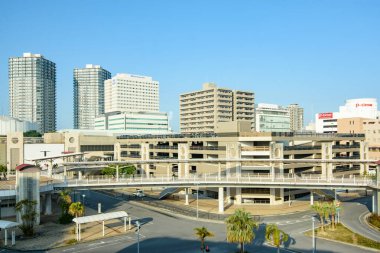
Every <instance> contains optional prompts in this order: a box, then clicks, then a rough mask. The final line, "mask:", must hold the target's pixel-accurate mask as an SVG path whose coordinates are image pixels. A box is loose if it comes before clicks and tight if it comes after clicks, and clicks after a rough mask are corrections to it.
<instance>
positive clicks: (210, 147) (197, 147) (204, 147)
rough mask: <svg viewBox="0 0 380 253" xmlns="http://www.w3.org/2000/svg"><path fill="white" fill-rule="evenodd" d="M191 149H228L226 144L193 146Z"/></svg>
mask: <svg viewBox="0 0 380 253" xmlns="http://www.w3.org/2000/svg"><path fill="white" fill-rule="evenodd" d="M190 150H226V147H225V146H191V147H190Z"/></svg>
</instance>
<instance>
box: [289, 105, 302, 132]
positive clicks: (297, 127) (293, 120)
mask: <svg viewBox="0 0 380 253" xmlns="http://www.w3.org/2000/svg"><path fill="white" fill-rule="evenodd" d="M288 110H289V116H290V130H291V131H301V130H302V129H303V117H304V116H303V108H302V107H300V106H299V105H298V104H290V105H289V106H288Z"/></svg>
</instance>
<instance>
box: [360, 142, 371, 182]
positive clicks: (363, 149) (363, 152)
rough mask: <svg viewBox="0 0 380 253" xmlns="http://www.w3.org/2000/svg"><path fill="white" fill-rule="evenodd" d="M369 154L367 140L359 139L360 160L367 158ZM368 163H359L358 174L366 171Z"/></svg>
mask: <svg viewBox="0 0 380 253" xmlns="http://www.w3.org/2000/svg"><path fill="white" fill-rule="evenodd" d="M368 155H369V146H368V143H367V142H364V141H361V142H360V159H361V160H367V159H368ZM368 169H369V164H368V163H365V164H362V163H361V164H360V175H364V174H365V173H368Z"/></svg>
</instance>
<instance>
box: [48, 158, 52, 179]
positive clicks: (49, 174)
mask: <svg viewBox="0 0 380 253" xmlns="http://www.w3.org/2000/svg"><path fill="white" fill-rule="evenodd" d="M52 175H53V161H52V160H50V164H48V177H52Z"/></svg>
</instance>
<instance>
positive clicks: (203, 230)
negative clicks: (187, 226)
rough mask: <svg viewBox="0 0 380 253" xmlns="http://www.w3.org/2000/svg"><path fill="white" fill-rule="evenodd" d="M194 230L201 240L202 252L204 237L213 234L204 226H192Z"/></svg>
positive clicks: (203, 250) (203, 249)
mask: <svg viewBox="0 0 380 253" xmlns="http://www.w3.org/2000/svg"><path fill="white" fill-rule="evenodd" d="M194 230H195V235H196V236H197V237H198V238H199V239H200V240H201V250H202V252H205V238H206V237H211V236H214V234H213V233H211V232H210V231H208V230H207V228H205V227H201V228H194Z"/></svg>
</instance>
